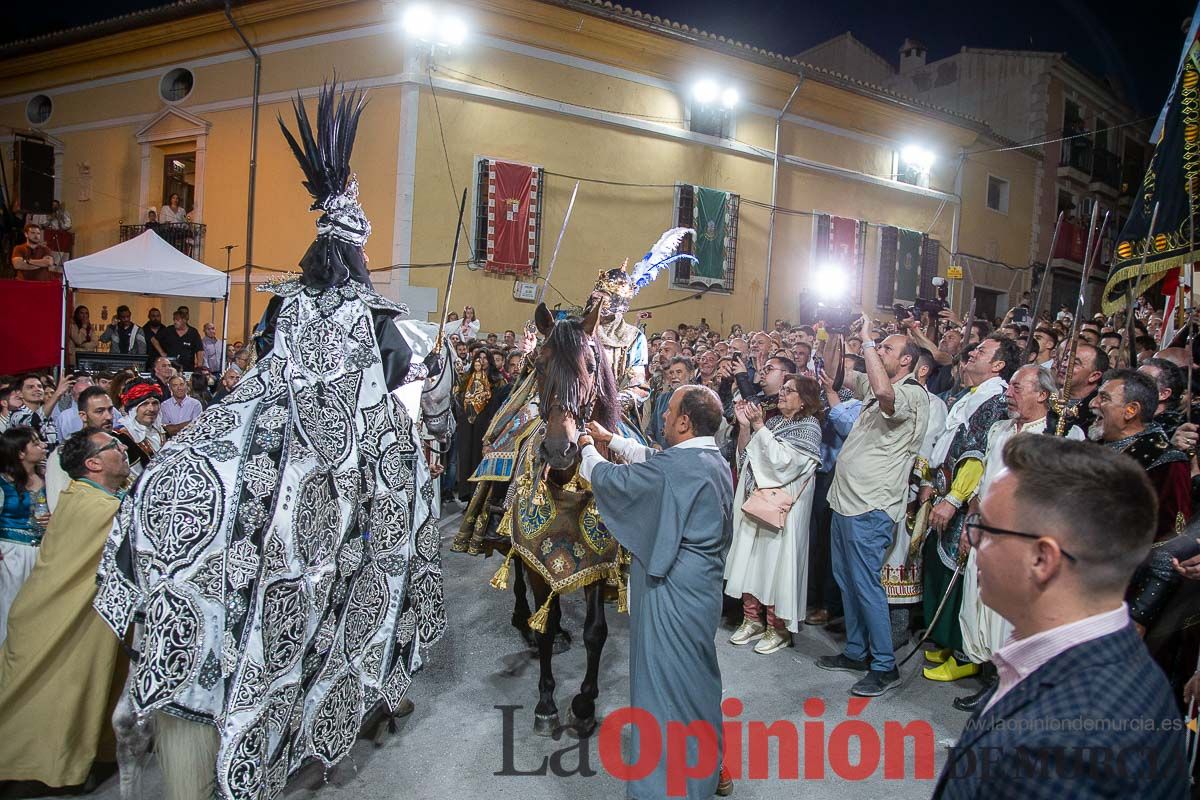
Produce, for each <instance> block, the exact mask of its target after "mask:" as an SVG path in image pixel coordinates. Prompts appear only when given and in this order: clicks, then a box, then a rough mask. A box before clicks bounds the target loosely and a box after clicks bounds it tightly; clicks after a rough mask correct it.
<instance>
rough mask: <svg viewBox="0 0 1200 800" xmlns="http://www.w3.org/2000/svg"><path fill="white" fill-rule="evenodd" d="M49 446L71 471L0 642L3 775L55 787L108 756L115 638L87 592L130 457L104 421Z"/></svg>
mask: <svg viewBox="0 0 1200 800" xmlns="http://www.w3.org/2000/svg"><path fill="white" fill-rule="evenodd" d="M89 391H90V390H89ZM109 410H110V416H111V404H110V406H109ZM56 454H57V455H58V456H59V457H61V459H62V467H63V469H65V470H66V472H67V474H68V475H70V476H71V478H72V479H73V480H72V482H71V484H70V485H69V486H67V488H65V489H63V491H62V494H61V495H60V496H59V500H58V505H57V507H56V509H55V511H54V515H53V516H52V517H51V519H50V525H49V527H48V528H47V530H46V536H45V537H44V539H43V540H42V546H41V549H40V551H39V553H38V560H37V565H36V566H35V567H34V568H33V572H32V573H30V575H29V578H28V579H27V580H26V581H25V584H24V585H23V586H22V587H21V593H20V594H19V595H18V596H17V599H16V601H15V602H14V603H13V606H12V610H11V611H10V612H9V616H8V637H7V638H6V639H5V641H4V645H3V647H2V648H0V708H3V709H5V711H4V713H3V714H0V781H40V782H41V783H44V784H46V785H47V786H52V787H61V786H76V785H78V784H82V783H84V782H85V781H86V780H87V778H88V774H89V772H91V771H92V768H93V765H94V764H95V763H97V762H110V763H111V762H112V761H113V760H114V757H115V753H114V752H113V751H112V745H111V744H108V745H105V744H104V741H105V740H106V738H108V739H111V732H110V733H109V735H108V737H105V736H104V733H105V731H106V730H108V729H109V724H110V723H109V720H110V719H111V717H112V711H113V707H112V705H110V704H109V697H110V695H111V687H112V683H113V674H114V671H115V669H116V666H117V658H118V652H119V649H120V646H121V643H120V640H118V639H117V638H116V637H114V636H113V635H112V631H111V630H109V628H108V626H107V625H106V624H105V623H104V621H103V620H102V619H101V618H100V616H99V615H98V614H96V612H95V611H94V610H93V609H92V600H93V599H94V598H95V596H96V579H95V577H96V569H97V567H98V566H99V563H100V555H101V553H102V551H103V550H104V544H105V542H106V541H107V539H108V532H109V529H110V528H111V527H112V520H113V517H114V516H116V513H117V508H118V507H119V505H120V501H121V488H122V486H123V485H124V484H125V481H126V479H127V478H128V477H129V459H128V458H127V457H126V455H125V446H124V445H123V444H121V442H120V441H118V440H117V439H116V438H115V437H114V436H113V435H112V432H111V431H110V430H105V429H102V428H95V427H87V428H84V429H83V430H82V431H80V432H79V433H76V434H75V435H74V436H72V437H71V438H70V439H67V440H66V442H64V443H63V444H62V446H61V447H59V448H58V451H57V453H56ZM114 699H115V698H114ZM106 749H107V752H106Z"/></svg>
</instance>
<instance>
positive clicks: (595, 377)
mask: <svg viewBox="0 0 1200 800" xmlns="http://www.w3.org/2000/svg"><path fill="white" fill-rule="evenodd" d="M587 344H588V347H589V348H590V349H591V351H592V363H591V365H590V366H589V367H588V376H589V377H590V378H591V382H592V388H591V391H590V392H589V393H588V396H587V398H586V399H584V400H583V401H582V402H581V403H580V404H579V411H578V413H577V414H574V416H575V422H576V428H577V429H578V430H579V431H580V432H582V431H584V430H585V429H586V428H587V424H588V422H590V421H591V419H592V412H593V411H595V409H596V399H597V397H599V395H600V359H601V358H602V356H601V354H600V348H599V347H597V346H596V340H595V339H594V338H593V337H591V336H589V337H587ZM555 407H559V408H561V407H562V403H554V404H546V403H543V402H542V398H541V397H539V398H538V415H539V416H540V417H541V418H542V421H543V422H545V421H546V420H547V419H549V418H550V412H552V411H553V410H554V408H555Z"/></svg>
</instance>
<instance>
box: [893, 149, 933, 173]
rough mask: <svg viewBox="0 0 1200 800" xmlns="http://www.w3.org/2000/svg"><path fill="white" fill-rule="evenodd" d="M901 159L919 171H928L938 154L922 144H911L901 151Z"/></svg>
mask: <svg viewBox="0 0 1200 800" xmlns="http://www.w3.org/2000/svg"><path fill="white" fill-rule="evenodd" d="M900 160H901V161H903V162H904V164H905V165H906V166H909V167H912V168H913V169H915V170H916V171H917V172H922V173H926V172H929V170H930V169H931V168H932V167H933V162H934V161H936V160H937V156H935V155H934V154H933V151H931V150H927V149H925V148H924V147H921V146H920V145H915V144H910V145H908V146H906V147H905V148H904V149H903V150H901V151H900Z"/></svg>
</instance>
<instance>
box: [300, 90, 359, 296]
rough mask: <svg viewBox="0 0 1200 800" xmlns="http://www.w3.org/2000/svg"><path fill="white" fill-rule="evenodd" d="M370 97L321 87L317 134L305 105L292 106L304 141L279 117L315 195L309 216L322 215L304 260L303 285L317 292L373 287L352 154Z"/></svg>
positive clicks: (308, 188) (311, 191) (302, 263)
mask: <svg viewBox="0 0 1200 800" xmlns="http://www.w3.org/2000/svg"><path fill="white" fill-rule="evenodd" d="M365 105H366V96H365V95H364V94H363V93H362V92H360V91H359V90H358V89H343V88H341V87H340V86H339V85H338V84H337V83H336V81H335V82H333V83H326V84H324V85H323V86H322V87H321V91H320V94H319V95H318V97H317V124H316V128H315V129H314V128H313V126H312V123H311V122H310V120H309V116H308V111H307V110H306V109H305V107H304V102H303V100H302V99H301V98H300V97H299V96H297V97H296V99H294V100H293V101H292V108H293V109H294V110H295V113H296V127H297V131H298V133H299V140H297V138H296V136H293V135H292V132H291V131H289V130H288V129H287V125H285V124H284V121H283V117H282V116H281V117H279V127H280V129H281V130H282V131H283V136H284V138H285V139H287V143H288V145H289V146H290V147H291V148H292V153H293V154H294V155H295V156H296V161H297V162H298V163H299V164H300V169H301V170H303V172H304V182H303V183H304V188H305V189H307V190H308V193H309V194H310V195H312V198H313V203H312V206H310V207H309V210H310V211H318V210H319V211H321V212H322V214H321V217H320V219H318V220H317V238H316V241H314V242H313V243H312V245H310V246H309V248H308V252H306V253H305V254H304V258H303V259H301V261H300V267H301V269H302V271H303V276H302V278H301V280H303V281H304V283H305V284H307V285H309V286H313V287H315V288H321V289H323V288H328V287H330V286H334V285H337V284H340V283H342V282H344V281H345V280H347V279H351V278H352V279H354V280H357V281H359V282H361V283H365V284H367V285H368V286H369V285H370V283H371V281H370V277H369V276H368V273H367V267H366V259H365V257H364V255H363V250H362V248H363V246H364V245H365V244H366V242H367V237H368V236H370V235H371V223H370V222H369V221H368V220H367V216H366V214H365V213H363V210H362V206H360V205H359V203H358V181H357V180H356V179H355V177H354V173H353V172H352V171H351V169H350V153H351V151H352V150H353V149H354V137H355V135H356V134H357V133H358V121H359V118H360V117H361V116H362V112H363V108H364V107H365Z"/></svg>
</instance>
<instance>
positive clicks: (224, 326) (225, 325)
mask: <svg viewBox="0 0 1200 800" xmlns="http://www.w3.org/2000/svg"><path fill="white" fill-rule="evenodd" d="M229 286H230V279H229V273H228V272H226V273H225V314H224V319H222V321H221V375H224V374H225V368H226V367H227V366H229V365H228V364H226V363H225V356H226V355H227V354H228V353H229ZM220 377H221V376H220V375H218V376H217V378H218V379H219V378H220Z"/></svg>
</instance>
